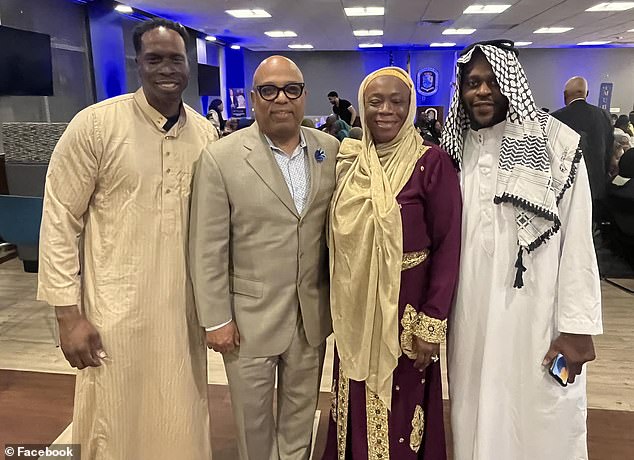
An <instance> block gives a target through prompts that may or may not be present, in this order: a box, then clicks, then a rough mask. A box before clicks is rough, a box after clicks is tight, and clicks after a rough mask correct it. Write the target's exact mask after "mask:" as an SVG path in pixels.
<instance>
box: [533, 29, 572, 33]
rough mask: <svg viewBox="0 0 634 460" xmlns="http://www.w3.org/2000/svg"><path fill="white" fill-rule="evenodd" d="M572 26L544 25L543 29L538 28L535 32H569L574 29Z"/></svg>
mask: <svg viewBox="0 0 634 460" xmlns="http://www.w3.org/2000/svg"><path fill="white" fill-rule="evenodd" d="M572 29H573V28H572V27H542V28H541V29H537V30H536V31H535V32H533V33H534V34H563V33H564V32H568V31H569V30H572Z"/></svg>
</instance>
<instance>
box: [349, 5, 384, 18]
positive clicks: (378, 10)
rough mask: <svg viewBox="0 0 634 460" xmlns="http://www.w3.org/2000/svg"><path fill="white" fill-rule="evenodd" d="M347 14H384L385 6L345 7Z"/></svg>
mask: <svg viewBox="0 0 634 460" xmlns="http://www.w3.org/2000/svg"><path fill="white" fill-rule="evenodd" d="M343 10H344V11H345V12H346V16H383V15H384V14H385V8H383V7H382V6H367V7H358V8H344V9H343Z"/></svg>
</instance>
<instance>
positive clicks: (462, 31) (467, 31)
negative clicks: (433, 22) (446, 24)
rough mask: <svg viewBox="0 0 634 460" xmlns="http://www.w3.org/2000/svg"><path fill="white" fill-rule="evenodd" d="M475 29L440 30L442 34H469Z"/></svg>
mask: <svg viewBox="0 0 634 460" xmlns="http://www.w3.org/2000/svg"><path fill="white" fill-rule="evenodd" d="M475 31H476V30H475V29H445V30H443V31H442V34H443V35H471V34H472V33H473V32H475Z"/></svg>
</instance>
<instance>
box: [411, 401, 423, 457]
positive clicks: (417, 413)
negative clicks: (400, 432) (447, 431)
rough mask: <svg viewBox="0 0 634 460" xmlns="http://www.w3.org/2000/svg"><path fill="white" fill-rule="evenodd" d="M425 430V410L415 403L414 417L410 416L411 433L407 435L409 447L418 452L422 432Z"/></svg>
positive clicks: (421, 440)
mask: <svg viewBox="0 0 634 460" xmlns="http://www.w3.org/2000/svg"><path fill="white" fill-rule="evenodd" d="M424 432H425V412H424V411H423V408H422V407H420V406H419V405H416V409H414V417H413V418H412V434H410V435H409V447H410V449H412V450H413V451H414V452H418V449H420V445H421V443H422V442H423V433H424Z"/></svg>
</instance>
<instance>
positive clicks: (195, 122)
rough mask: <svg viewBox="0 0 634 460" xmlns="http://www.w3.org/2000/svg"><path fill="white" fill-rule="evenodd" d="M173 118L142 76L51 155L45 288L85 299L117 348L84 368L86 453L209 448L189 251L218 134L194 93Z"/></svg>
mask: <svg viewBox="0 0 634 460" xmlns="http://www.w3.org/2000/svg"><path fill="white" fill-rule="evenodd" d="M166 121H167V120H166V118H165V117H163V116H162V115H161V114H160V113H159V112H157V111H156V110H154V109H153V108H152V107H150V105H149V104H148V103H147V100H146V98H145V95H144V94H143V91H142V90H139V91H137V92H136V93H135V94H127V95H124V96H119V97H115V98H113V99H109V100H106V101H103V102H101V103H98V104H96V105H93V106H91V107H88V108H86V109H85V110H83V111H81V112H80V113H79V114H78V115H77V116H76V117H75V118H74V119H73V121H72V122H71V123H70V125H69V126H68V128H67V130H66V132H65V133H64V135H63V136H62V138H61V139H60V141H59V143H58V144H57V146H56V147H55V151H54V152H53V155H52V157H51V163H50V166H49V169H48V174H47V178H46V190H45V196H44V212H43V217H42V228H41V234H40V273H39V289H38V299H40V300H44V301H46V302H48V303H49V304H50V305H72V304H78V303H79V304H80V305H82V308H83V310H84V312H85V315H86V317H87V318H88V319H89V320H90V321H91V322H92V324H93V325H94V326H95V327H96V328H97V330H98V331H99V334H100V335H101V339H102V342H103V347H104V350H105V351H106V353H107V354H108V357H107V358H106V359H105V360H103V364H102V366H101V367H97V368H86V369H84V370H80V371H79V372H78V373H77V381H76V385H75V412H74V416H73V442H75V443H81V448H82V459H100V460H101V459H108V460H132V459H134V460H143V459H148V460H149V459H152V460H160V459H166V460H167V459H169V460H173V459H182V460H199V459H205V460H207V459H210V458H211V448H210V441H209V415H208V408H207V373H206V353H205V352H206V348H205V343H204V331H203V329H202V328H201V327H200V326H199V325H198V320H197V317H196V310H195V308H194V302H193V297H192V290H191V285H190V280H189V277H188V275H187V270H186V267H185V263H186V240H187V220H188V209H189V196H190V182H191V177H192V170H193V165H194V162H195V161H196V160H197V159H198V156H199V155H200V153H201V151H202V150H203V147H204V146H205V145H207V143H208V142H210V141H213V140H215V138H216V137H217V135H216V132H215V130H214V129H213V126H212V125H211V124H210V123H209V122H208V121H207V120H205V119H204V118H203V117H201V116H200V115H198V114H197V113H196V112H195V111H194V110H192V109H191V108H190V107H187V106H183V109H182V110H181V116H180V119H179V121H178V123H177V124H176V125H175V126H173V127H172V128H171V129H170V130H169V131H168V132H165V131H164V130H163V126H164V124H165V122H166ZM82 237H83V238H82ZM82 242H83V244H82ZM80 261H81V262H80ZM80 268H81V273H80Z"/></svg>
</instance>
